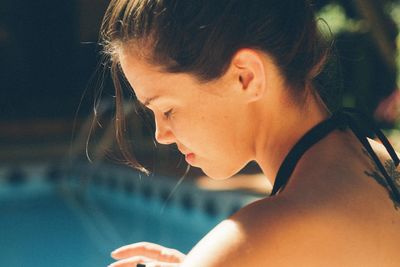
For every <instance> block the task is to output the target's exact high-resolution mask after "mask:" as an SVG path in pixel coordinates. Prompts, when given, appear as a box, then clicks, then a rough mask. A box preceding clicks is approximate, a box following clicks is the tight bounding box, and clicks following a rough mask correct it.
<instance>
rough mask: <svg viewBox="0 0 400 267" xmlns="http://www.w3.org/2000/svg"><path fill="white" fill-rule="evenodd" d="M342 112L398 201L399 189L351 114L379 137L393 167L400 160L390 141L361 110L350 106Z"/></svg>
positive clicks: (397, 164) (399, 197)
mask: <svg viewBox="0 0 400 267" xmlns="http://www.w3.org/2000/svg"><path fill="white" fill-rule="evenodd" d="M342 114H343V117H344V118H345V120H347V124H348V125H349V127H350V129H351V130H352V131H353V133H354V134H355V136H356V137H357V139H358V140H359V141H360V143H361V144H362V145H363V146H364V148H365V149H366V150H367V152H368V153H369V154H370V156H371V157H372V159H373V160H374V162H375V163H376V165H377V167H378V169H379V170H380V172H381V173H382V174H383V176H384V177H385V180H386V183H387V189H388V190H389V191H390V192H391V194H392V196H393V197H394V199H395V200H397V201H398V202H400V191H399V189H398V188H397V187H396V185H395V183H394V181H393V180H392V178H391V177H390V176H389V174H388V173H387V171H386V169H385V167H384V166H383V164H382V162H381V160H380V159H379V157H378V156H377V155H376V153H375V151H374V150H373V149H372V147H371V144H370V143H369V142H368V139H367V135H366V134H365V131H363V130H362V129H360V127H359V126H358V125H357V123H356V121H355V120H354V119H353V117H352V116H351V114H355V115H357V116H359V118H360V119H362V121H363V122H364V123H365V125H367V126H368V128H369V129H371V130H372V131H373V133H374V134H375V135H376V136H377V137H378V138H379V140H380V141H381V142H382V144H383V145H384V146H385V148H386V150H387V152H388V153H389V155H390V157H391V158H392V160H393V163H394V165H395V167H397V166H399V163H400V160H399V157H398V156H397V154H396V152H395V150H394V148H393V147H392V145H391V144H390V142H389V141H388V140H387V138H386V136H385V135H384V134H383V133H382V131H381V130H379V129H378V127H376V125H375V124H374V123H373V122H372V119H369V118H368V117H367V116H366V115H365V114H363V113H362V112H360V111H358V110H356V109H352V108H344V109H342Z"/></svg>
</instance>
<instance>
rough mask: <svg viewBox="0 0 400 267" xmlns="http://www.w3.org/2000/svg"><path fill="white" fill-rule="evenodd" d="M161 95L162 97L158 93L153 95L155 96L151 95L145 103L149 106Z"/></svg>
mask: <svg viewBox="0 0 400 267" xmlns="http://www.w3.org/2000/svg"><path fill="white" fill-rule="evenodd" d="M159 97H160V96H159V95H156V96H153V97H149V98H147V99H145V101H144V103H143V105H145V106H146V107H148V106H149V105H150V103H151V102H152V101H154V100H156V99H157V98H159Z"/></svg>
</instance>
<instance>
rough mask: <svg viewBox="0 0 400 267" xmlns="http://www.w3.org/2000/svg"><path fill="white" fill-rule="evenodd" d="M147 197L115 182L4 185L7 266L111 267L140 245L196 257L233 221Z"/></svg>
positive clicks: (0, 243) (0, 227) (0, 203)
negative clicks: (126, 249) (119, 252)
mask: <svg viewBox="0 0 400 267" xmlns="http://www.w3.org/2000/svg"><path fill="white" fill-rule="evenodd" d="M105 184H107V185H108V186H104V185H105ZM82 188H83V189H82ZM146 190H147V191H146ZM146 190H145V191H144V192H145V193H139V192H138V191H136V192H135V191H134V189H132V188H131V189H130V190H118V189H117V186H116V185H115V184H113V183H111V182H108V183H103V185H102V186H101V185H92V184H90V185H86V186H83V187H82V185H79V183H77V184H74V183H72V184H71V183H64V182H58V183H54V182H53V183H52V182H49V181H48V180H46V179H41V178H40V177H36V179H31V180H30V181H29V182H23V183H17V184H13V185H8V184H5V183H2V184H1V185H0V214H1V215H0V218H1V220H0V254H1V257H0V266H12V267H20V266H21V267H25V266H41V267H46V266H53V267H57V266H60V267H69V266H71V267H72V266H73V267H80V266H82V267H83V266H85V267H90V266H107V265H108V264H110V263H111V262H113V260H112V259H111V258H110V256H109V254H110V252H111V251H112V250H114V249H116V248H118V247H120V246H122V245H126V244H130V243H134V242H138V241H149V242H155V243H159V244H161V245H164V246H167V247H173V248H176V249H178V250H180V251H182V252H188V251H189V250H190V248H191V247H192V246H193V245H194V244H195V243H196V242H197V241H198V240H199V239H201V237H202V236H203V235H204V234H205V233H207V232H208V231H209V230H210V229H211V228H212V227H213V226H215V225H216V224H217V223H218V222H219V221H221V220H222V219H223V217H224V216H225V214H222V215H221V214H220V215H218V214H217V213H216V212H215V210H214V209H215V207H214V208H211V209H210V208H208V210H209V212H204V210H202V209H198V208H195V207H194V206H193V205H194V204H193V203H191V202H194V201H193V200H191V201H188V200H190V199H186V200H185V202H184V205H179V204H178V203H177V201H174V200H171V201H169V202H168V203H169V204H168V205H165V200H162V199H163V198H161V200H160V198H157V197H155V194H156V193H154V192H155V190H153V193H151V189H150V190H149V189H146ZM132 191H133V192H132ZM146 192H147V193H146ZM196 194H198V193H196V192H195V191H193V192H191V194H186V196H184V197H183V199H185V198H188V196H191V195H193V196H194V195H196ZM164 199H165V196H164ZM208 206H210V204H209V203H208V204H207V205H205V207H208ZM236 208H237V207H236ZM210 211H211V212H210Z"/></svg>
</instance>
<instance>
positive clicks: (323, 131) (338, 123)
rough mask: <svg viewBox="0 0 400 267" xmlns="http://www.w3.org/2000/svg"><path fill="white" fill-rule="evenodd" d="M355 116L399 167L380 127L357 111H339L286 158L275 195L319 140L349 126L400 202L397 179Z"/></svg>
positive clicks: (314, 130) (307, 135) (276, 181)
mask: <svg viewBox="0 0 400 267" xmlns="http://www.w3.org/2000/svg"><path fill="white" fill-rule="evenodd" d="M352 115H357V116H359V117H360V119H362V120H363V122H364V123H365V124H366V125H367V126H368V128H369V129H371V130H372V131H373V132H374V134H375V135H376V136H377V137H378V138H379V140H380V141H381V142H382V144H383V145H384V146H385V148H386V150H387V151H388V153H389V154H390V156H391V158H392V160H393V163H394V165H395V166H396V167H397V166H398V165H399V163H400V160H399V157H398V156H397V154H396V152H395V150H394V149H393V147H392V146H391V145H390V143H389V141H388V140H387V138H386V137H385V135H384V134H383V133H382V132H381V131H380V130H379V129H378V128H377V127H376V125H375V124H373V123H372V120H371V119H369V118H368V117H367V116H366V115H364V114H363V113H362V112H360V111H358V110H356V109H353V108H342V109H340V110H339V111H337V112H335V113H334V114H333V115H332V116H331V117H330V118H329V119H327V120H325V121H323V122H321V123H319V124H318V125H317V126H315V127H314V128H312V129H311V130H310V131H309V132H307V133H306V134H305V135H304V136H303V137H302V138H301V139H300V140H299V141H298V142H297V143H296V144H295V145H294V147H293V148H292V149H291V151H290V152H289V154H288V155H287V156H286V158H285V159H284V161H283V163H282V165H281V167H280V168H279V170H278V173H277V176H276V179H275V183H274V186H273V189H272V193H271V196H273V195H276V194H277V193H278V192H279V191H281V190H283V189H284V187H285V186H286V184H287V181H288V180H289V178H290V175H291V174H292V172H293V170H294V168H295V167H296V164H297V162H298V161H299V160H300V158H301V156H302V155H303V154H304V152H305V151H306V150H307V149H309V148H310V147H311V146H312V145H314V144H315V143H317V142H318V141H319V140H321V139H322V138H324V137H325V136H326V135H328V134H329V133H330V132H331V131H333V130H334V129H335V128H341V129H345V128H346V127H347V126H349V127H350V129H351V130H352V131H353V132H354V134H355V136H356V137H357V139H358V140H359V141H360V142H361V144H362V145H363V146H364V148H365V149H366V150H367V152H368V153H369V154H370V155H371V157H372V158H373V160H374V161H375V163H376V164H377V167H378V168H379V170H380V171H381V173H382V174H383V176H384V177H385V179H386V182H387V184H388V186H389V187H388V190H390V192H391V193H392V195H393V197H395V199H397V201H399V202H400V192H399V189H398V188H397V187H396V185H395V184H394V182H393V180H392V179H391V178H390V176H389V175H388V173H387V172H386V169H385V167H384V166H383V164H382V162H381V161H380V160H379V158H378V156H377V155H376V153H375V152H374V150H373V149H372V147H371V145H370V144H369V142H368V139H367V135H366V134H365V131H362V130H361V129H360V127H359V126H358V125H357V123H356V121H355V120H354V119H353V117H352Z"/></svg>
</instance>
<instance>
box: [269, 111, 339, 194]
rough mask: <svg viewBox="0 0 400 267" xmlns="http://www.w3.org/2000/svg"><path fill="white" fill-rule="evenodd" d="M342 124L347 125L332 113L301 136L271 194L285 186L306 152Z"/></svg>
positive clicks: (282, 167)
mask: <svg viewBox="0 0 400 267" xmlns="http://www.w3.org/2000/svg"><path fill="white" fill-rule="evenodd" d="M340 126H342V127H344V126H346V125H345V124H343V120H341V119H340V118H339V116H337V115H332V117H331V118H329V119H328V120H325V121H323V122H321V123H319V124H317V125H316V126H315V127H314V128H312V129H311V130H310V131H308V132H307V133H306V134H305V135H304V136H303V137H302V138H300V140H299V141H297V143H296V144H295V145H294V146H293V148H292V149H291V150H290V152H289V154H288V155H287V156H286V158H285V159H284V161H283V163H282V164H281V166H280V168H279V170H278V173H277V175H276V179H275V182H274V186H273V188H272V192H271V196H273V195H275V194H276V193H278V192H279V191H280V190H282V189H283V188H284V187H285V185H286V183H287V181H288V180H289V177H290V175H291V174H292V172H293V170H294V168H295V167H296V165H297V162H298V161H299V160H300V158H301V156H303V154H304V152H306V151H307V150H308V149H309V148H310V147H311V146H313V145H314V144H315V143H317V142H318V141H319V140H321V139H322V138H324V137H325V136H327V135H328V134H329V133H330V132H331V131H333V130H334V129H335V128H338V127H340Z"/></svg>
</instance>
